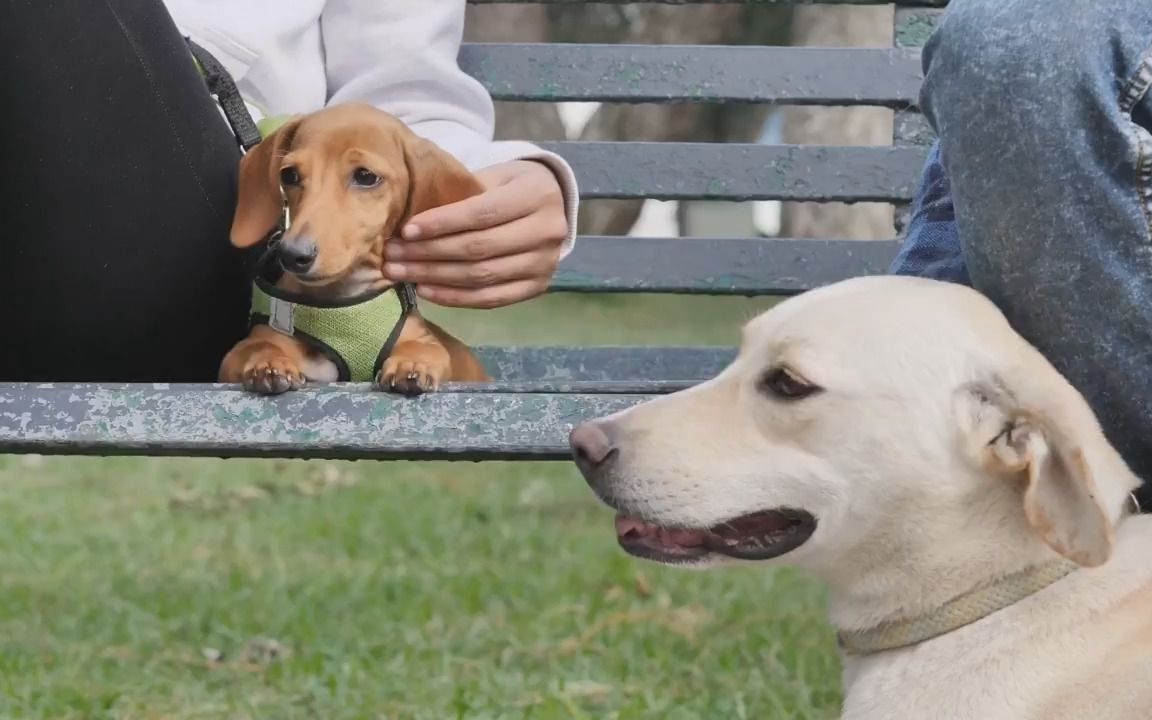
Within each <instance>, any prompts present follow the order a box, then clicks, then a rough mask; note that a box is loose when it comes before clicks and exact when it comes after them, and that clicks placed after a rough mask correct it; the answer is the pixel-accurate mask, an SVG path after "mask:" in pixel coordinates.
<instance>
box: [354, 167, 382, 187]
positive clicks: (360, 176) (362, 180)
mask: <svg viewBox="0 0 1152 720" xmlns="http://www.w3.org/2000/svg"><path fill="white" fill-rule="evenodd" d="M352 184H353V185H359V186H360V187H366V188H370V187H376V186H377V185H379V184H380V176H379V175H377V174H376V173H374V172H372V171H371V170H369V169H368V168H362V167H359V168H356V169H355V170H353V171H352Z"/></svg>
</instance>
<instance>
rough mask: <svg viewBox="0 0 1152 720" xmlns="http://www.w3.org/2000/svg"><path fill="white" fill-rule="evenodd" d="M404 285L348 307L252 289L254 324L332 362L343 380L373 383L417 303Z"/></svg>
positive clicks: (252, 316)
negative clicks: (316, 303) (305, 302)
mask: <svg viewBox="0 0 1152 720" xmlns="http://www.w3.org/2000/svg"><path fill="white" fill-rule="evenodd" d="M411 292H412V286H411V285H399V286H397V287H396V288H395V289H394V290H389V291H388V292H385V293H384V294H383V295H377V296H376V297H374V298H372V299H371V300H367V301H365V302H362V303H357V304H356V305H350V306H348V307H332V308H329V307H325V308H320V307H313V306H310V305H303V304H300V303H294V302H289V301H287V300H282V299H280V298H275V297H272V296H271V295H269V294H268V293H266V292H264V291H263V290H261V289H260V288H258V287H255V286H254V287H253V288H252V315H251V320H250V322H251V325H252V326H255V325H267V326H268V327H270V328H272V329H273V330H275V331H276V332H280V333H283V334H285V335H290V336H292V337H294V338H296V339H297V340H300V341H301V342H303V343H305V344H306V345H308V346H309V347H311V348H312V349H314V350H317V351H319V352H321V353H323V354H324V355H325V356H327V358H328V359H329V360H331V361H332V362H333V363H334V364H335V365H336V368H337V371H338V373H339V376H338V379H339V381H341V382H370V381H372V380H374V379H375V378H376V375H377V374H378V373H379V372H380V366H381V365H383V364H384V361H385V360H387V359H388V356H389V355H390V354H391V353H392V348H393V346H395V345H396V339H397V338H398V337H399V335H400V329H401V328H402V327H403V326H404V320H405V318H407V317H408V313H409V311H411V309H412V307H414V306H415V304H416V303H415V299H414V298H412V297H410V296H409V293H411Z"/></svg>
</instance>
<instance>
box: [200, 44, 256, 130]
mask: <svg viewBox="0 0 1152 720" xmlns="http://www.w3.org/2000/svg"><path fill="white" fill-rule="evenodd" d="M184 40H185V42H187V43H188V49H189V50H191V51H192V57H194V58H196V61H197V62H198V63H200V67H201V68H202V69H203V70H204V82H205V83H206V84H207V85H208V92H210V93H212V94H213V95H215V96H216V100H217V102H219V103H220V107H221V109H223V110H224V117H226V118H227V119H228V124H229V125H231V126H232V133H233V134H234V135H236V141H237V142H239V143H240V147H241V148H242V149H243V150H244V152H248V151H249V150H251V149H252V148H254V147H256V145H257V144H259V142H260V130H258V129H257V128H256V123H254V122H252V116H251V115H250V114H249V113H248V108H247V106H245V105H244V98H242V97H241V96H240V91H239V90H237V89H236V82H235V81H234V80H232V76H231V75H229V74H228V70H227V69H225V67H224V66H223V65H221V64H220V61H219V60H217V59H216V58H215V57H213V55H212V53H210V52H208V51H207V50H205V49H204V48H202V47H200V46H199V45H197V44H196V43H194V42H192V39H191V38H184Z"/></svg>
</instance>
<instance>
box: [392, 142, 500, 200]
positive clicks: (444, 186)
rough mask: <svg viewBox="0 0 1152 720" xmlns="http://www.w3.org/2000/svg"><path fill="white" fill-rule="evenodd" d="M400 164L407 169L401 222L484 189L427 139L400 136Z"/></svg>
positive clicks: (448, 154) (462, 167)
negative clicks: (404, 202) (406, 200)
mask: <svg viewBox="0 0 1152 720" xmlns="http://www.w3.org/2000/svg"><path fill="white" fill-rule="evenodd" d="M403 147H404V163H405V165H406V166H407V168H408V210H407V213H406V216H405V217H404V218H403V220H402V222H407V220H408V218H410V217H412V216H414V215H418V214H420V213H422V212H424V211H425V210H431V209H432V208H436V207H440V206H441V205H449V204H451V203H454V202H459V201H461V200H466V199H468V198H470V197H473V196H474V195H479V194H481V193H482V192H484V186H483V185H482V184H481V183H480V180H479V179H477V178H476V176H475V175H473V174H472V173H471V172H469V171H468V169H467V168H465V167H464V165H463V163H461V162H460V161H459V160H457V159H456V158H455V157H454V156H452V155H451V154H450V153H448V152H447V151H445V150H443V149H441V148H440V146H438V145H436V144H435V143H434V142H432V141H431V140H426V139H424V138H422V137H419V136H418V135H416V134H415V133H412V132H411V131H409V132H407V133H404V141H403Z"/></svg>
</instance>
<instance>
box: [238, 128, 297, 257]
mask: <svg viewBox="0 0 1152 720" xmlns="http://www.w3.org/2000/svg"><path fill="white" fill-rule="evenodd" d="M301 119H302V118H300V117H295V118H293V119H291V120H289V121H288V122H286V123H284V124H283V125H281V126H280V127H279V128H278V129H277V130H276V131H275V132H273V133H272V134H270V135H269V136H268V137H266V138H264V139H263V140H261V141H260V143H259V144H258V145H257V146H256V147H254V148H252V149H251V150H250V151H248V154H246V155H245V156H244V157H243V158H242V159H241V160H240V191H239V196H238V197H237V199H236V213H235V215H233V216H232V244H233V245H235V246H236V247H239V248H246V247H251V246H252V245H255V244H256V243H258V242H260V240H261V239H262V238H263V237H264V236H265V235H267V234H268V232H269V231H270V230H272V228H273V227H275V226H276V221H277V220H278V219H279V217H280V211H281V209H282V208H283V205H284V201H283V198H281V197H280V159H281V158H283V157H284V154H285V153H286V152H288V150H289V148H291V147H292V140H293V138H294V137H295V136H296V130H297V129H298V128H299V126H300V120H301Z"/></svg>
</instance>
